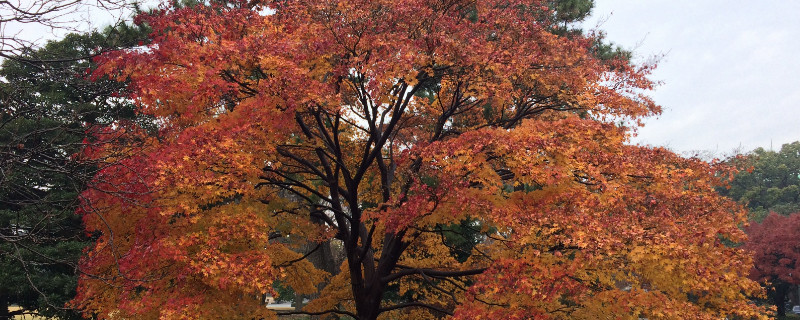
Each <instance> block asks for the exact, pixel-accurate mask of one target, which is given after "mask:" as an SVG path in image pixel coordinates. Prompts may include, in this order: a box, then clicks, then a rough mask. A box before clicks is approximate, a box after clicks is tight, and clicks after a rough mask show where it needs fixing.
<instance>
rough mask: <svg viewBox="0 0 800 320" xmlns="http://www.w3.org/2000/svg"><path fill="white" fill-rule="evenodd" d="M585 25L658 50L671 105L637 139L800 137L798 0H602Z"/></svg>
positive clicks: (716, 148)
mask: <svg viewBox="0 0 800 320" xmlns="http://www.w3.org/2000/svg"><path fill="white" fill-rule="evenodd" d="M595 4H596V6H595V8H594V10H593V12H592V16H591V17H590V18H589V19H588V20H587V21H586V22H585V26H586V27H589V28H593V27H595V26H598V25H599V29H601V30H604V31H605V32H606V35H607V39H608V40H610V41H612V42H615V43H617V44H619V45H622V46H623V47H624V48H627V49H633V51H634V54H635V56H636V59H638V61H645V60H647V59H649V58H652V57H661V59H660V62H659V64H658V68H657V69H656V70H655V72H654V73H653V75H652V79H654V80H658V81H661V82H662V85H661V86H660V87H658V88H657V89H656V90H655V91H654V92H652V94H651V96H652V97H653V98H654V99H655V101H656V102H657V103H658V104H660V105H661V106H663V107H664V111H663V113H662V114H661V116H659V117H657V118H652V119H648V121H646V125H645V127H644V128H641V129H639V136H638V137H636V138H635V140H634V141H635V142H637V143H641V144H648V145H656V146H666V147H668V148H670V149H672V150H674V151H676V152H679V153H684V154H686V153H694V152H697V151H702V152H703V153H709V152H710V153H713V154H717V155H718V156H724V155H727V154H731V153H732V152H733V151H734V150H739V151H742V152H746V151H749V150H752V149H754V148H757V147H763V148H765V149H769V148H770V146H771V147H772V149H774V150H779V149H780V146H781V145H782V144H784V143H789V142H793V141H797V140H800V112H798V111H800V1H777V0H763V1H733V0H727V1H721V0H702V1H696V0H694V1H692V0H647V1H641V0H638V1H637V0H596V1H595Z"/></svg>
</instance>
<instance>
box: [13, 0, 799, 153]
mask: <svg viewBox="0 0 800 320" xmlns="http://www.w3.org/2000/svg"><path fill="white" fill-rule="evenodd" d="M23 1H25V0H23ZM94 1H96V0H94ZM148 2H149V3H151V4H152V3H154V2H158V1H154V0H148ZM595 3H596V6H595V8H594V10H593V14H592V16H591V17H590V18H589V19H587V21H585V23H584V26H585V27H586V28H595V27H598V28H599V29H600V30H604V31H605V33H606V34H607V39H608V40H610V41H612V42H614V43H617V44H619V45H622V46H623V47H624V48H627V49H631V50H633V52H634V54H635V57H636V58H635V59H636V60H638V61H646V60H648V59H651V58H653V57H660V60H659V64H658V68H657V69H656V70H655V72H654V73H653V75H652V79H654V80H657V81H660V82H661V83H662V85H661V86H659V87H658V88H657V89H656V90H655V91H653V92H652V93H651V96H652V97H653V98H654V99H655V101H656V102H657V103H658V104H660V105H661V106H663V108H664V111H663V113H662V114H661V115H660V116H659V117H655V118H651V119H648V120H647V121H646V125H645V127H644V128H641V129H639V134H638V137H636V138H635V139H634V142H635V143H640V144H647V145H654V146H665V147H668V148H670V149H672V150H674V151H676V152H679V153H683V154H689V155H691V154H692V153H698V152H699V153H703V154H705V155H709V154H711V155H717V156H725V155H728V154H731V153H733V152H734V151H739V152H747V151H749V150H752V149H754V148H756V147H763V148H766V149H770V148H772V149H774V150H778V149H780V146H781V145H782V144H784V143H788V142H792V141H797V140H800V112H796V110H800V1H794V0H792V1H784V0H781V1H779V0H762V1H740V0H702V1H697V0H647V1H642V0H595ZM78 14H80V15H79V17H80V18H78V19H76V20H80V21H89V22H90V23H89V24H84V25H83V26H82V28H83V29H86V28H87V27H95V28H99V27H102V26H103V25H106V24H108V23H111V22H114V21H115V20H117V19H120V18H124V16H125V14H120V13H119V12H117V14H115V15H114V16H110V15H104V14H100V13H99V12H98V11H97V10H96V8H95V9H92V8H91V7H84V8H81V9H80V10H78ZM71 17H75V16H74V15H73V16H71ZM6 31H10V30H6ZM22 32H23V34H24V35H25V37H26V38H29V39H30V38H38V39H53V38H58V36H53V35H52V33H50V32H48V31H47V29H44V28H43V29H35V28H30V27H28V28H26V29H23V30H22Z"/></svg>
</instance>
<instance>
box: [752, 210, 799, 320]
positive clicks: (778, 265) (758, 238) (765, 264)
mask: <svg viewBox="0 0 800 320" xmlns="http://www.w3.org/2000/svg"><path fill="white" fill-rule="evenodd" d="M746 231H747V234H748V235H749V236H750V239H749V240H748V242H747V245H746V247H747V248H748V249H750V250H753V251H754V252H755V261H754V262H755V265H754V266H753V271H752V272H751V273H750V278H752V279H753V280H756V281H759V282H762V283H766V284H768V285H769V286H770V289H771V291H772V292H771V293H772V298H773V303H775V306H776V307H777V308H778V315H779V316H782V315H785V314H786V310H784V302H785V300H786V294H787V293H788V290H789V288H790V285H796V284H800V263H798V262H800V214H792V215H788V216H784V215H779V214H776V213H774V212H773V213H770V214H769V215H768V216H767V217H766V218H765V219H764V221H762V222H761V223H754V224H752V225H750V226H748V227H747V228H746Z"/></svg>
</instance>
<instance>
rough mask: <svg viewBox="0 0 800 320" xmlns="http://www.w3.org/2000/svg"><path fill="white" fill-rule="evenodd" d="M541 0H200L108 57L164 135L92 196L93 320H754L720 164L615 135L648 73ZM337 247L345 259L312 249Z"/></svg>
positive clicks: (108, 175) (118, 147) (109, 171)
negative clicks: (283, 291)
mask: <svg viewBox="0 0 800 320" xmlns="http://www.w3.org/2000/svg"><path fill="white" fill-rule="evenodd" d="M551 3H552V1H530V0H529V1H518V0H505V1H497V0H486V1H462V0H395V1H391V2H390V1H383V0H372V1H366V0H365V1H336V0H327V1H229V2H226V3H219V2H214V1H212V2H211V3H209V4H208V5H198V6H193V7H187V8H163V9H162V10H161V11H158V12H154V13H152V14H149V15H145V16H141V17H140V18H139V19H143V20H144V21H146V23H148V24H149V25H150V26H151V27H152V28H153V30H154V33H153V35H152V37H153V43H152V44H151V45H149V46H147V47H146V48H141V49H139V50H131V51H128V52H124V53H116V54H109V55H106V56H105V57H104V58H103V59H104V63H103V67H102V70H103V71H104V72H105V73H106V74H110V75H113V76H116V77H119V78H120V79H128V80H130V81H131V86H132V87H133V89H132V90H133V92H134V93H133V94H132V95H131V96H130V98H131V99H135V100H136V101H137V102H138V103H139V105H140V108H141V111H140V112H142V113H144V114H147V115H150V116H153V117H155V118H156V120H155V122H156V123H157V124H158V125H159V127H160V129H159V132H158V134H156V135H153V134H148V133H147V132H144V131H143V130H141V129H139V128H138V127H137V126H134V125H128V124H125V123H121V124H119V125H117V126H114V127H109V128H107V129H106V130H105V131H104V132H105V133H107V135H106V136H116V137H120V139H118V140H117V141H129V142H130V143H129V144H125V143H116V144H115V146H114V147H112V148H89V149H87V150H86V152H85V154H84V155H83V156H84V157H87V158H93V157H100V156H104V155H106V154H107V153H115V152H117V153H118V152H122V151H124V152H125V153H126V154H131V153H133V154H136V155H137V156H135V157H131V158H126V159H115V160H117V161H115V162H113V163H112V164H111V165H109V166H107V167H106V168H104V169H103V170H102V171H101V172H100V173H99V174H98V176H97V177H96V179H95V183H94V184H93V186H92V188H91V189H90V190H88V191H87V192H85V193H84V198H85V202H84V204H83V207H82V208H81V210H80V211H81V213H82V214H83V215H84V221H85V223H86V226H87V228H88V232H92V233H96V234H97V235H98V238H97V241H96V243H95V244H94V246H93V247H92V249H91V250H89V251H88V252H87V256H86V257H85V259H84V261H83V268H84V270H86V272H88V273H89V274H91V275H93V276H92V277H85V278H84V279H82V280H81V283H80V284H79V296H78V298H77V299H76V300H75V302H74V303H75V304H76V305H78V306H80V307H81V308H83V309H84V310H86V312H87V313H90V314H93V315H95V316H97V317H99V318H137V319H149V318H164V319H173V318H199V319H202V318H219V317H221V316H224V317H225V318H230V319H237V318H241V319H253V318H272V317H275V316H276V313H275V312H272V311H270V310H268V309H266V308H264V306H263V305H261V303H260V300H259V299H258V298H257V297H258V296H259V295H261V294H264V293H271V294H275V293H276V292H275V290H274V289H272V287H273V284H276V283H280V285H281V286H285V287H289V288H291V289H292V290H294V292H295V293H297V294H298V295H301V296H302V295H305V296H308V297H311V298H312V299H311V301H310V302H309V303H308V304H307V305H305V306H304V307H302V309H299V310H296V311H293V312H280V313H277V314H278V315H281V314H282V315H291V314H307V315H323V314H336V315H341V316H350V317H353V318H357V319H376V318H379V317H381V318H399V317H403V318H410V319H422V318H439V317H444V316H452V317H453V318H457V319H479V318H484V319H522V318H541V319H595V318H597V317H598V316H599V315H604V316H609V317H615V318H622V319H627V318H631V319H636V318H637V317H646V318H649V319H662V318H664V319H682V318H692V319H718V318H722V317H725V316H728V317H740V318H763V317H764V310H762V309H760V308H759V307H756V306H754V305H752V304H750V303H748V300H747V297H748V296H749V295H752V294H758V292H759V290H760V288H759V286H758V285H757V283H756V282H754V281H752V280H749V279H747V278H746V275H747V272H748V271H749V266H750V261H751V260H750V257H749V256H748V255H747V252H746V251H744V250H742V249H741V248H733V247H729V246H726V245H725V244H724V240H730V241H735V242H741V241H743V240H744V233H743V232H742V231H741V230H740V229H738V228H737V225H738V224H739V223H742V222H744V220H745V212H744V211H743V210H742V208H741V207H739V206H738V205H736V204H735V203H734V202H732V201H730V200H727V199H725V198H723V197H720V196H719V195H718V194H717V193H716V192H715V190H714V188H715V186H716V185H717V184H718V183H719V182H720V181H719V179H720V178H719V177H718V176H717V175H716V172H717V170H716V168H715V167H714V166H713V165H710V164H708V163H706V162H703V161H700V160H698V159H685V158H681V157H679V156H677V155H675V154H674V153H672V152H669V151H667V150H665V149H662V148H649V147H641V146H632V145H628V144H626V142H627V141H628V139H629V137H630V135H631V134H632V131H631V130H632V129H631V128H630V126H631V125H633V126H635V125H636V124H637V123H639V122H640V120H641V119H643V118H644V117H647V116H651V115H654V114H657V113H658V112H659V111H660V108H659V107H658V106H657V105H656V104H654V103H653V101H651V99H649V98H648V97H647V96H646V95H644V94H643V92H644V91H645V90H648V89H651V88H652V86H653V83H652V82H651V81H650V80H648V79H647V74H648V73H649V71H650V70H651V68H652V66H648V65H645V66H637V65H634V64H632V63H631V62H630V61H629V60H628V59H626V57H625V56H624V55H613V54H612V53H613V51H609V50H607V49H608V48H605V49H603V52H604V53H606V58H605V59H601V58H599V57H598V55H596V53H598V49H597V43H598V41H597V38H596V37H595V36H593V35H592V34H588V35H583V34H580V33H577V32H560V31H559V30H561V27H562V26H563V21H562V20H560V18H558V17H559V15H557V14H554V12H553V10H552V9H551V6H549V4H551ZM334 243H335V244H337V246H336V247H341V250H342V251H343V252H342V254H343V255H344V262H342V263H341V264H340V265H334V264H333V263H331V262H332V259H327V258H325V255H324V254H320V253H321V252H326V251H328V252H329V251H330V250H331V248H332V247H333V246H332V244H334Z"/></svg>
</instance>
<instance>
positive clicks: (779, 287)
mask: <svg viewBox="0 0 800 320" xmlns="http://www.w3.org/2000/svg"><path fill="white" fill-rule="evenodd" d="M787 291H789V285H788V284H786V283H782V282H781V283H778V284H776V285H775V294H774V295H773V296H772V302H773V303H774V304H775V308H777V310H778V317H785V316H786V293H787Z"/></svg>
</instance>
